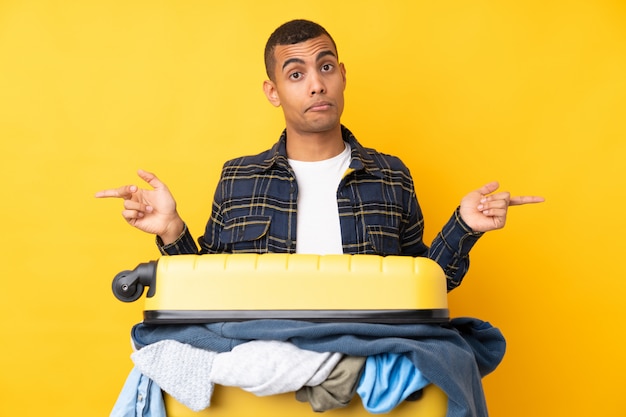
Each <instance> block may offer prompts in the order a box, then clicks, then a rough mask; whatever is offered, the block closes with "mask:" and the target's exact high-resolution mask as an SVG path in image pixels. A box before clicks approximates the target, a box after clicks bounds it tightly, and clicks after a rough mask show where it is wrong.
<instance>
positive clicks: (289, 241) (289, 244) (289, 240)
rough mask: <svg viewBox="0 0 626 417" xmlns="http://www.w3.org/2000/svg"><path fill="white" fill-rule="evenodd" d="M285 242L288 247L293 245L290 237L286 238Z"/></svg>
mask: <svg viewBox="0 0 626 417" xmlns="http://www.w3.org/2000/svg"><path fill="white" fill-rule="evenodd" d="M285 243H286V244H287V247H288V248H290V247H292V246H293V240H291V239H287V241H286V242H285Z"/></svg>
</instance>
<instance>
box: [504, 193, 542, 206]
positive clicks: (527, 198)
mask: <svg viewBox="0 0 626 417" xmlns="http://www.w3.org/2000/svg"><path fill="white" fill-rule="evenodd" d="M544 201H546V199H545V198H543V197H541V196H535V195H521V196H517V197H511V201H510V202H509V206H521V205H523V204H534V203H543V202H544Z"/></svg>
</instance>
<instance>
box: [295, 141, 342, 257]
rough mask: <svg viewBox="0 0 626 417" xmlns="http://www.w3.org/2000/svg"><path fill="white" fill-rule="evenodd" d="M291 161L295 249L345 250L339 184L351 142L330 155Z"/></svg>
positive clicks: (310, 251)
mask: <svg viewBox="0 0 626 417" xmlns="http://www.w3.org/2000/svg"><path fill="white" fill-rule="evenodd" d="M289 164H290V165H291V167H292V168H293V170H294V172H295V174H296V181H297V183H298V215H297V236H296V239H297V245H296V253H306V254H316V255H326V254H342V253H343V249H342V246H341V227H340V225H339V209H338V207H337V188H338V187H339V183H340V182H341V179H342V178H343V175H344V174H345V172H346V170H347V169H348V167H349V166H350V145H349V144H347V143H346V147H345V149H344V150H343V152H341V153H340V154H339V155H337V156H335V157H332V158H330V159H326V160H323V161H315V162H304V161H295V160H293V159H290V160H289Z"/></svg>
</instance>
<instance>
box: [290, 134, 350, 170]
mask: <svg viewBox="0 0 626 417" xmlns="http://www.w3.org/2000/svg"><path fill="white" fill-rule="evenodd" d="M344 149H345V144H344V143H343V137H342V136H341V126H338V127H337V128H336V129H333V130H330V131H327V132H319V133H305V134H302V133H299V132H293V131H292V130H290V129H289V128H287V157H288V158H289V159H294V160H296V161H305V162H314V161H323V160H325V159H330V158H332V157H334V156H337V155H339V154H340V153H341V152H343V150H344Z"/></svg>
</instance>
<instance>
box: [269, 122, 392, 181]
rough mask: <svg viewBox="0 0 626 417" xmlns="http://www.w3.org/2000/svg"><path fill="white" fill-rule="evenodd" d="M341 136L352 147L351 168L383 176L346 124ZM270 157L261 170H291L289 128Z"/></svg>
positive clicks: (342, 127)
mask: <svg viewBox="0 0 626 417" xmlns="http://www.w3.org/2000/svg"><path fill="white" fill-rule="evenodd" d="M341 136H342V137H343V140H344V141H346V142H348V143H349V144H350V148H351V149H352V155H351V159H350V170H351V171H360V170H365V171H366V172H367V173H369V174H370V175H373V176H375V177H379V178H382V177H383V173H382V172H381V170H380V167H379V166H378V165H377V164H376V162H375V161H374V160H373V159H372V157H371V156H370V154H369V153H368V151H367V149H366V148H364V147H363V146H361V144H360V143H359V142H358V141H357V140H356V138H355V137H354V135H353V134H352V132H350V130H348V128H346V127H345V126H343V125H341ZM268 155H269V157H268V158H267V159H265V160H263V161H262V162H261V163H260V164H258V165H257V168H258V170H259V171H267V170H268V169H270V168H272V167H273V166H277V167H280V168H282V169H286V170H290V169H291V168H290V166H289V161H288V160H287V130H283V132H282V134H281V135H280V139H279V140H278V142H276V143H275V144H274V146H273V147H272V149H270V151H269V152H268Z"/></svg>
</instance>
